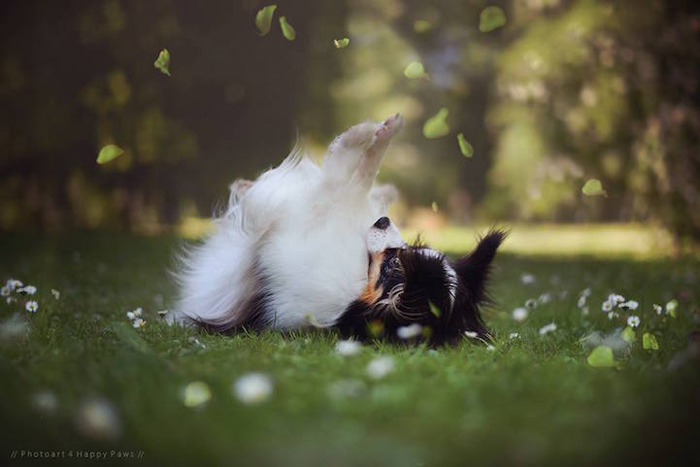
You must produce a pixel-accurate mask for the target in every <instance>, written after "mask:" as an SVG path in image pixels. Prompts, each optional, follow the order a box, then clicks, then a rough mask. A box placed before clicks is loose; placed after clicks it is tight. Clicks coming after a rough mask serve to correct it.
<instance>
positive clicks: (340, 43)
mask: <svg viewBox="0 0 700 467" xmlns="http://www.w3.org/2000/svg"><path fill="white" fill-rule="evenodd" d="M349 43H350V39H348V38H347V37H343V38H342V39H335V40H334V41H333V45H335V48H336V49H344V48H345V47H347V46H348V44H349Z"/></svg>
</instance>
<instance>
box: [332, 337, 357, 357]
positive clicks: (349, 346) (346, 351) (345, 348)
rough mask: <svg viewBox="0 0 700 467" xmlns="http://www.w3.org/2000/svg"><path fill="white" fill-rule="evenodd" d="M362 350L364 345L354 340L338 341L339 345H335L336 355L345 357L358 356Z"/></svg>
mask: <svg viewBox="0 0 700 467" xmlns="http://www.w3.org/2000/svg"><path fill="white" fill-rule="evenodd" d="M361 350H362V344H360V343H359V342H357V341H353V340H347V341H338V343H337V344H335V351H336V353H338V354H339V355H342V356H343V357H350V356H352V355H357V354H358V353H360V351H361Z"/></svg>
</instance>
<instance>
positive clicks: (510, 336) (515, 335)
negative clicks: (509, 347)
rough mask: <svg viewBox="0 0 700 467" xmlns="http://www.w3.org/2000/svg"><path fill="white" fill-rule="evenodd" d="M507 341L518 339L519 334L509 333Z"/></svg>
mask: <svg viewBox="0 0 700 467" xmlns="http://www.w3.org/2000/svg"><path fill="white" fill-rule="evenodd" d="M508 339H520V333H519V332H511V333H510V334H508Z"/></svg>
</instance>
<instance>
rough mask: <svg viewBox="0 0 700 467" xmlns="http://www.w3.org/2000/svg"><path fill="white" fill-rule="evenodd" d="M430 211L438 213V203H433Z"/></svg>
mask: <svg viewBox="0 0 700 467" xmlns="http://www.w3.org/2000/svg"><path fill="white" fill-rule="evenodd" d="M430 209H432V210H433V212H438V204H437V202H436V201H433V202H432V204H431V205H430Z"/></svg>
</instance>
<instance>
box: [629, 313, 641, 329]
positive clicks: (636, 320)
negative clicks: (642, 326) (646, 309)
mask: <svg viewBox="0 0 700 467" xmlns="http://www.w3.org/2000/svg"><path fill="white" fill-rule="evenodd" d="M640 322H641V321H640V319H639V316H635V315H632V316H630V317H629V318H627V325H628V326H632V327H633V328H636V327H637V326H639V323H640Z"/></svg>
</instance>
